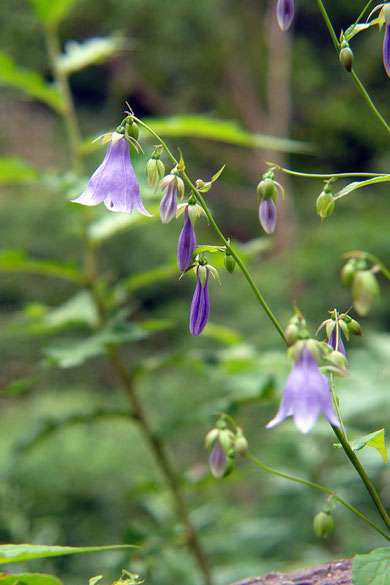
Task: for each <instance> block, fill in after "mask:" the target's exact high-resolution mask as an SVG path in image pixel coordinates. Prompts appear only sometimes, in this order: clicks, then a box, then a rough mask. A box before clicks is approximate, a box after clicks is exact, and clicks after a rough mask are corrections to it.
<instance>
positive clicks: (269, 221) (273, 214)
mask: <svg viewBox="0 0 390 585" xmlns="http://www.w3.org/2000/svg"><path fill="white" fill-rule="evenodd" d="M259 219H260V223H261V225H262V226H263V229H264V231H265V232H266V233H267V234H269V235H271V234H273V233H274V231H275V227H276V222H277V219H278V212H277V210H276V205H275V203H274V200H273V199H272V197H270V198H269V199H262V200H261V202H260V207H259Z"/></svg>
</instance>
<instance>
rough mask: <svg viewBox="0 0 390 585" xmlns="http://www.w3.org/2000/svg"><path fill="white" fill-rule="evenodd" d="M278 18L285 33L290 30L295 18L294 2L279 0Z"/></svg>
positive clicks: (277, 6)
mask: <svg viewBox="0 0 390 585" xmlns="http://www.w3.org/2000/svg"><path fill="white" fill-rule="evenodd" d="M276 18H277V21H278V24H279V26H280V29H281V30H282V31H283V32H284V31H286V30H287V29H289V28H290V25H291V23H292V21H293V18H294V0H278V3H277V5H276Z"/></svg>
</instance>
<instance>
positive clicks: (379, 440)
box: [334, 429, 387, 463]
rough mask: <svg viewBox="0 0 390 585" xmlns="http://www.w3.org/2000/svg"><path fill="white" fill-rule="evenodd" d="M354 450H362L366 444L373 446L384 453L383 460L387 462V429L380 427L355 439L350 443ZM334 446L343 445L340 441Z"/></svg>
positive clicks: (339, 446)
mask: <svg viewBox="0 0 390 585" xmlns="http://www.w3.org/2000/svg"><path fill="white" fill-rule="evenodd" d="M349 444H350V445H351V447H352V449H353V450H354V451H360V449H363V448H364V447H365V446H366V445H367V446H368V447H373V448H374V449H376V450H377V451H379V453H380V454H381V455H382V457H383V460H384V462H385V463H387V448H386V443H385V429H379V431H374V432H373V433H370V434H369V435H364V437H360V438H359V439H355V440H354V441H351V442H350V443H349ZM334 447H337V449H341V448H342V446H341V444H340V443H335V444H334Z"/></svg>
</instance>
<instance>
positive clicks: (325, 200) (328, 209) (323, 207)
mask: <svg viewBox="0 0 390 585" xmlns="http://www.w3.org/2000/svg"><path fill="white" fill-rule="evenodd" d="M316 209H317V213H318V215H319V216H320V217H321V219H325V217H328V215H331V213H333V210H334V198H333V195H332V187H331V186H330V185H329V184H327V185H325V187H324V190H323V191H322V192H321V193H320V194H319V196H318V197H317V201H316Z"/></svg>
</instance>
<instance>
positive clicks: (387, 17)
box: [381, 2, 390, 77]
mask: <svg viewBox="0 0 390 585" xmlns="http://www.w3.org/2000/svg"><path fill="white" fill-rule="evenodd" d="M381 12H382V18H383V20H384V22H385V36H384V39H383V66H384V68H385V71H386V73H387V75H388V77H390V2H385V4H384V5H383V8H382V10H381Z"/></svg>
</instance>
